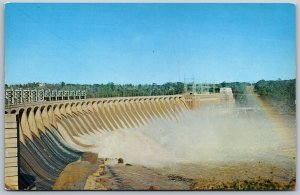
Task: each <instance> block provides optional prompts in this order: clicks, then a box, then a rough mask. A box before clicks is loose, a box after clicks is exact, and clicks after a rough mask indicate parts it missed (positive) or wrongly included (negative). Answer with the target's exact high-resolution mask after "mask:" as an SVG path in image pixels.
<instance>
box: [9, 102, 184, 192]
mask: <svg viewBox="0 0 300 195" xmlns="http://www.w3.org/2000/svg"><path fill="white" fill-rule="evenodd" d="M187 109H189V108H188V107H187V105H186V103H185V100H184V97H183V96H156V97H130V98H102V99H89V100H81V101H78V100H74V101H70V100H69V101H60V102H44V103H36V104H28V105H24V106H19V107H10V108H7V109H6V111H5V112H6V113H8V114H15V115H16V116H17V118H18V128H17V129H18V140H17V141H18V145H19V147H18V148H19V150H18V154H19V155H18V165H19V166H18V175H19V180H18V188H19V189H21V190H22V189H29V188H30V187H31V186H33V185H35V186H36V188H37V189H38V190H49V189H52V186H53V184H54V182H55V180H56V179H57V177H58V176H59V174H60V173H61V171H62V170H63V169H64V168H65V166H66V165H67V164H69V163H71V162H74V161H76V160H78V159H80V157H81V154H82V153H83V152H87V151H89V148H91V147H93V146H92V145H89V144H85V143H81V142H80V141H78V140H77V139H76V137H80V136H82V135H85V134H89V135H92V134H94V133H101V132H105V131H115V130H118V129H122V128H134V127H138V126H142V125H146V124H149V123H151V121H152V120H155V119H156V118H163V119H165V120H178V118H179V117H180V115H181V114H183V112H184V110H187Z"/></svg>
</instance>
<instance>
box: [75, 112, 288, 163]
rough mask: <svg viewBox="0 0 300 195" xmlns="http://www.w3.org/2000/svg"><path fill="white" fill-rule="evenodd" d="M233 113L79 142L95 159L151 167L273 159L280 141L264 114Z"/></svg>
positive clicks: (195, 115) (193, 116)
mask: <svg viewBox="0 0 300 195" xmlns="http://www.w3.org/2000/svg"><path fill="white" fill-rule="evenodd" d="M233 113H234V112H233V108H216V107H206V108H202V109H201V110H199V111H194V112H188V113H185V116H184V117H182V118H181V119H180V121H179V122H174V121H165V120H156V121H153V122H152V123H151V124H150V125H147V126H144V127H139V128H134V129H120V130H116V131H112V132H107V133H99V134H95V135H92V136H88V135H85V136H83V137H80V138H77V139H78V140H79V141H81V142H82V143H89V144H91V143H94V144H95V145H96V147H95V148H93V149H92V151H93V152H95V153H98V154H99V157H105V158H107V157H109V158H123V159H124V161H125V163H133V164H141V165H146V166H153V167H158V166H170V165H172V163H177V162H186V163H199V162H202V163H203V162H206V163H207V162H215V163H218V162H221V163H222V162H240V161H253V160H258V159H261V158H272V157H273V156H274V154H276V151H277V150H279V149H280V147H281V146H282V140H281V138H280V137H279V135H278V134H277V132H276V130H275V127H274V126H273V124H272V123H271V120H270V119H269V118H267V116H266V115H265V114H264V113H263V112H258V113H257V114H251V115H243V114H242V115H235V114H233Z"/></svg>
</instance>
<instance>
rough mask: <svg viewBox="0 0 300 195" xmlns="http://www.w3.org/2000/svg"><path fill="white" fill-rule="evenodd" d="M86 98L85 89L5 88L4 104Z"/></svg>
mask: <svg viewBox="0 0 300 195" xmlns="http://www.w3.org/2000/svg"><path fill="white" fill-rule="evenodd" d="M75 99H86V91H79V90H77V91H75V90H70V91H68V90H50V89H6V90H5V105H16V104H24V103H31V102H45V101H59V100H75Z"/></svg>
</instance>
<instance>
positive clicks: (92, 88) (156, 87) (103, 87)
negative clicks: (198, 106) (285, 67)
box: [5, 79, 296, 114]
mask: <svg viewBox="0 0 300 195" xmlns="http://www.w3.org/2000/svg"><path fill="white" fill-rule="evenodd" d="M184 85H185V84H184V83H183V82H167V83H164V84H156V83H152V84H137V85H133V84H115V83H113V82H109V83H106V84H69V83H65V82H61V83H56V84H51V83H39V82H32V83H27V84H13V85H7V84H5V89H8V88H11V89H20V88H21V89H51V90H53V89H56V90H85V91H86V93H87V98H101V97H130V96H157V95H175V94H183V93H184V92H185V86H184ZM197 86H198V88H199V87H201V86H200V85H197ZM202 86H204V87H206V89H207V90H208V92H214V91H215V92H219V89H220V88H221V87H230V88H232V92H233V94H234V96H235V98H237V99H238V98H239V95H243V94H247V91H246V87H247V86H253V87H254V92H255V93H257V94H258V95H260V97H261V98H262V99H264V100H266V101H267V102H269V103H270V104H271V105H272V106H273V107H274V108H275V109H276V110H277V111H279V113H285V114H286V113H289V114H295V112H296V79H291V80H281V79H278V80H273V81H265V80H260V81H258V82H256V83H248V82H225V81H224V82H222V83H218V84H214V85H212V84H210V85H208V84H203V85H202Z"/></svg>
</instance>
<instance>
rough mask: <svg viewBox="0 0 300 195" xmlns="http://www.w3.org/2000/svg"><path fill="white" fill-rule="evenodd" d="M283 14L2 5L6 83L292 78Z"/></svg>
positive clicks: (256, 7) (237, 7) (290, 14)
mask: <svg viewBox="0 0 300 195" xmlns="http://www.w3.org/2000/svg"><path fill="white" fill-rule="evenodd" d="M295 58H296V32H295V7H294V5H292V4H46V3H44V4H7V5H6V8H5V82H6V83H7V84H16V83H27V82H47V83H58V82H61V81H64V82H66V83H81V84H84V83H86V84H94V83H107V82H114V83H120V84H123V83H133V84H137V83H142V84H143V83H164V82H168V81H171V82H176V81H183V80H184V78H185V77H186V78H191V77H194V78H195V79H196V81H198V82H215V83H218V82H222V81H227V82H232V81H247V82H249V81H250V82H256V81H258V80H260V79H265V80H277V79H278V78H281V79H293V78H295V77H296V72H295V70H296V59H295Z"/></svg>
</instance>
